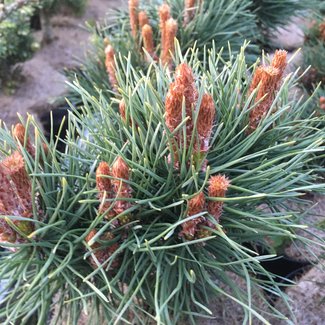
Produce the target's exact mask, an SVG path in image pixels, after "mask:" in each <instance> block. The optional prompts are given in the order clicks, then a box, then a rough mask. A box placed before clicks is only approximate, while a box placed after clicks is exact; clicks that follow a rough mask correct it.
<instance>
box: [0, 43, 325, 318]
mask: <svg viewBox="0 0 325 325" xmlns="http://www.w3.org/2000/svg"><path fill="white" fill-rule="evenodd" d="M175 57H176V58H175V62H174V64H175V67H176V69H175V72H174V73H170V72H169V70H166V69H165V68H163V67H162V66H160V65H157V64H156V63H154V62H152V63H151V65H150V67H149V69H148V72H147V73H143V72H141V71H139V70H138V68H137V67H133V66H132V63H131V59H130V58H123V57H122V56H121V55H120V56H119V57H118V60H119V64H118V67H120V68H118V69H117V70H116V75H115V76H116V82H117V83H116V89H117V92H118V95H116V97H115V98H112V99H109V100H108V99H107V98H106V97H105V96H103V95H102V94H101V91H100V90H98V94H97V95H95V94H94V93H89V92H88V91H87V89H85V88H83V87H82V86H80V85H78V83H77V82H76V83H75V84H74V85H72V87H73V88H74V90H75V91H76V92H78V93H79V94H80V96H81V98H83V105H82V106H80V107H79V108H78V109H75V108H73V107H72V109H73V110H74V111H73V115H71V116H70V120H69V130H68V134H67V138H66V140H65V142H66V152H65V154H61V153H59V152H57V150H56V146H57V142H47V141H46V139H45V137H44V136H43V134H42V133H41V131H40V130H39V129H38V127H37V125H36V123H35V122H34V121H33V120H32V119H30V120H28V122H27V125H26V129H25V131H24V132H23V131H21V132H18V133H17V132H14V133H13V134H10V132H9V131H8V130H6V129H3V128H2V129H1V131H0V139H1V143H2V148H3V149H2V155H3V156H4V158H3V159H2V161H1V168H5V167H6V164H5V163H4V162H5V161H8V159H9V158H10V157H12V155H13V154H14V153H15V152H17V153H18V154H19V155H20V156H21V158H20V160H19V161H21V162H22V163H23V164H22V166H23V168H24V169H25V173H23V174H22V175H24V179H25V180H26V181H25V182H24V184H27V187H25V191H24V192H19V193H25V194H24V195H28V197H29V198H30V199H29V205H28V204H27V205H28V206H29V208H28V211H29V214H28V215H24V214H22V213H21V212H20V211H21V210H19V209H18V208H15V209H8V206H9V205H8V198H7V197H4V196H3V195H1V196H0V199H1V203H2V206H3V207H7V208H6V209H5V210H2V211H1V232H2V233H1V234H2V237H1V240H2V242H1V245H2V246H3V247H5V248H6V249H5V250H4V251H3V252H1V256H0V272H1V273H0V274H1V280H2V284H5V285H4V286H3V289H2V295H3V298H2V301H1V305H0V318H1V320H2V323H4V324H9V323H10V322H11V323H12V322H13V323H17V322H19V323H21V324H30V323H35V324H44V323H46V322H50V323H52V324H62V322H63V321H65V322H67V323H69V324H77V323H78V321H80V319H81V318H84V317H85V316H84V315H88V318H87V319H88V323H89V324H94V323H107V324H118V323H126V324H128V323H140V324H145V323H156V324H180V323H181V322H182V321H183V322H184V323H186V324H188V323H189V322H191V323H193V324H196V323H197V320H198V317H213V315H212V312H211V310H210V307H209V301H210V297H211V295H224V296H226V297H228V298H229V299H232V300H234V301H235V302H237V303H238V304H239V305H240V306H241V307H242V308H243V310H244V312H245V315H246V319H247V320H249V321H255V320H256V319H258V320H260V321H262V322H264V323H265V324H268V323H269V320H270V315H271V314H272V317H273V316H274V317H276V318H279V319H284V316H283V315H282V314H281V313H280V312H278V311H277V310H276V309H275V308H274V307H273V306H272V304H271V303H270V300H269V298H268V294H272V295H274V296H275V297H277V298H278V299H283V301H284V303H285V304H287V305H288V307H289V302H288V301H287V299H286V296H285V294H284V293H283V292H282V291H281V286H284V285H285V283H282V284H279V283H277V281H276V279H275V277H274V276H273V274H271V273H270V272H268V271H267V270H266V269H264V267H263V265H262V262H263V261H265V260H269V259H272V258H275V257H276V251H275V250H274V248H273V247H272V242H274V241H276V240H279V239H284V240H289V241H290V240H301V241H302V242H303V243H305V244H306V245H307V246H310V247H311V248H312V247H313V245H319V246H321V247H324V243H323V242H322V240H321V239H317V238H315V240H310V239H307V238H304V237H303V236H302V235H298V234H297V233H296V230H297V229H300V230H301V229H302V230H303V229H305V226H304V224H303V220H300V219H301V216H303V215H304V212H305V210H306V208H307V207H308V204H309V203H308V201H307V200H305V199H304V197H305V194H306V193H310V192H314V191H316V192H324V185H323V184H321V182H320V179H319V176H318V173H317V168H316V169H314V168H313V169H311V168H309V167H308V166H310V163H312V162H314V160H315V159H316V158H317V154H319V153H320V152H323V150H324V146H323V145H324V144H323V140H324V130H323V129H321V128H320V127H319V126H320V125H321V123H322V121H323V118H322V117H321V116H310V117H309V118H308V119H304V118H302V116H303V115H304V114H305V109H306V107H307V105H308V103H304V102H302V101H301V100H299V99H298V98H294V99H293V100H290V99H289V97H288V93H289V91H290V89H291V88H292V87H293V86H294V85H295V83H296V80H297V73H294V74H292V75H288V76H284V75H283V69H284V67H285V65H286V53H285V52H284V51H279V52H277V53H276V56H275V58H274V59H273V60H272V61H271V62H270V63H269V64H268V65H267V66H264V65H259V66H258V64H255V65H253V66H251V67H249V71H250V72H252V74H253V78H252V77H251V74H250V73H249V72H248V71H247V64H246V62H245V55H244V49H243V50H242V51H241V52H240V53H239V54H238V55H237V56H233V57H232V58H231V60H230V61H229V63H228V64H227V65H224V66H223V65H222V55H221V53H218V52H217V51H216V49H215V48H212V49H211V50H209V52H208V53H206V55H205V56H204V57H205V59H204V60H203V61H201V60H200V59H199V57H198V51H197V50H195V49H193V50H190V51H188V52H187V53H186V54H185V55H183V54H182V52H181V50H180V48H179V46H177V47H176V52H175ZM269 71H272V74H270V73H269ZM266 81H267V83H266ZM271 81H272V82H271ZM267 85H269V86H268V87H267ZM30 124H32V125H33V126H34V127H35V128H36V133H35V136H34V138H35V144H32V142H31V140H30V138H28V131H26V130H29V125H30ZM19 129H20V130H23V129H22V128H21V127H19ZM18 134H23V136H18ZM15 155H17V154H15ZM8 157H9V158H8ZM11 159H12V158H11ZM20 165H21V164H20ZM3 166H4V167H3ZM8 175H9V174H7V175H4V176H3V177H2V178H1V179H0V181H1V182H2V183H1V185H2V187H1V188H3V184H7V185H6V187H7V188H8V184H9V185H10V186H11V187H12V188H13V189H17V190H18V189H19V187H17V185H16V183H15V179H14V178H11V177H9V176H8ZM8 182H9V183H8ZM0 193H3V191H2V192H0ZM10 193H11V195H18V197H21V195H22V194H19V193H18V192H17V191H16V190H13V191H12V192H10ZM19 202H20V201H19V200H16V203H14V202H13V204H15V206H16V207H17V206H18V207H20V206H22V207H23V206H25V205H23V204H22V205H21V204H20V203H19ZM24 210H26V209H23V211H24ZM20 221H25V222H28V225H29V226H30V227H26V226H25V227H24V228H21V227H20V226H19V222H20ZM17 222H18V223H17ZM8 229H9V230H10V231H11V234H14V236H15V238H18V237H19V240H18V241H17V240H16V239H15V240H13V236H11V237H10V236H9V237H8V236H7V237H6V241H4V240H3V238H4V237H3V234H4V230H6V231H7V233H8ZM261 252H264V253H261ZM236 278H241V279H243V282H244V284H245V286H244V287H239V286H238V282H237V280H235V279H236ZM253 297H254V299H253ZM256 297H259V298H258V299H259V300H258V301H259V303H255V301H256V300H255V299H256ZM260 301H261V302H262V303H261V304H260ZM262 305H265V306H267V307H265V309H263V308H262V307H261V306H262ZM270 313H271V314H270ZM291 318H292V319H294V315H292V317H291Z"/></svg>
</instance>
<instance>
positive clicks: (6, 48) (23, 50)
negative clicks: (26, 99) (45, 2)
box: [0, 1, 34, 88]
mask: <svg viewBox="0 0 325 325" xmlns="http://www.w3.org/2000/svg"><path fill="white" fill-rule="evenodd" d="M12 2H13V1H5V3H4V5H9V4H11V3H12ZM0 10H1V9H0ZM33 11H34V8H33V6H31V5H27V6H23V7H22V8H19V9H18V10H15V11H14V12H12V13H11V14H10V15H9V16H8V17H6V18H5V19H4V20H3V21H0V88H2V87H3V86H4V84H5V83H8V82H9V80H10V78H11V77H12V66H13V65H15V64H16V63H18V62H22V61H24V60H26V59H28V58H29V57H30V56H31V55H32V52H33V46H32V45H33V37H32V34H31V29H30V18H31V16H32V15H33ZM8 86H10V85H8Z"/></svg>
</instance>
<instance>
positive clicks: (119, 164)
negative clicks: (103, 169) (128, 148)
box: [112, 157, 132, 215]
mask: <svg viewBox="0 0 325 325" xmlns="http://www.w3.org/2000/svg"><path fill="white" fill-rule="evenodd" d="M112 175H113V177H115V178H119V179H116V180H113V185H114V191H115V195H116V197H117V198H120V199H129V198H131V193H132V189H131V187H130V185H129V184H127V183H125V182H123V180H129V178H130V170H129V167H128V165H127V164H126V162H125V161H124V160H123V159H122V157H118V158H117V160H116V161H115V163H114V164H113V167H112ZM130 207H131V204H130V202H128V201H125V200H117V201H116V202H115V205H114V211H115V213H116V215H119V214H121V213H123V212H124V211H125V210H127V209H129V208H130Z"/></svg>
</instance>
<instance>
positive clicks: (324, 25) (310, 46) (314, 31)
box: [302, 18, 325, 91]
mask: <svg viewBox="0 0 325 325" xmlns="http://www.w3.org/2000/svg"><path fill="white" fill-rule="evenodd" d="M324 51H325V21H324V20H323V19H321V18H317V19H315V20H314V21H313V23H312V26H311V28H310V29H308V30H307V31H306V32H305V43H304V46H303V68H308V67H310V69H309V71H308V72H307V73H306V74H305V76H304V77H303V78H302V82H303V85H304V86H305V88H306V89H307V90H308V91H312V90H313V89H314V88H315V87H316V86H317V84H318V83H319V82H322V83H324V82H325V62H324V55H323V53H325V52H324Z"/></svg>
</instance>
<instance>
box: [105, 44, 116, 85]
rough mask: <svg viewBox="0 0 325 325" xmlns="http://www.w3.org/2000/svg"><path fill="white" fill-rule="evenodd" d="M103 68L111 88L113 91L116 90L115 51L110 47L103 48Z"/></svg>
mask: <svg viewBox="0 0 325 325" xmlns="http://www.w3.org/2000/svg"><path fill="white" fill-rule="evenodd" d="M105 55H106V60H105V66H106V71H107V73H108V77H109V82H110V84H111V86H112V88H113V90H116V88H117V79H116V72H115V59H114V57H115V51H114V48H113V46H112V45H107V46H106V48H105Z"/></svg>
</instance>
